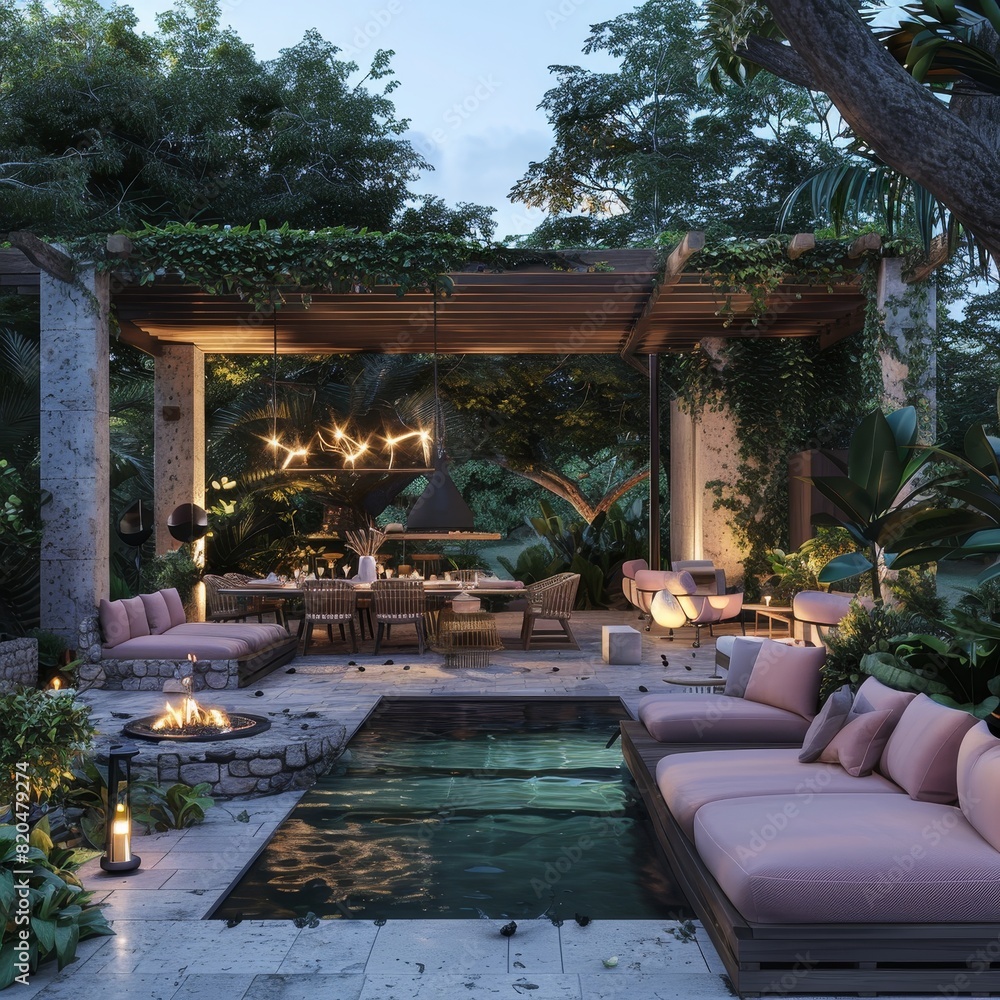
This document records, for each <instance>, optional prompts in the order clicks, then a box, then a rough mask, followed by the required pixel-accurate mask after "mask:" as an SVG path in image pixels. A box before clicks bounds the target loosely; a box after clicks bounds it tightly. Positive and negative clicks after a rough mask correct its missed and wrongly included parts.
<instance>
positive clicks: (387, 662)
mask: <svg viewBox="0 0 1000 1000" xmlns="http://www.w3.org/2000/svg"><path fill="white" fill-rule="evenodd" d="M382 666H383V667H391V666H392V660H386V661H385V663H383V664H382Z"/></svg>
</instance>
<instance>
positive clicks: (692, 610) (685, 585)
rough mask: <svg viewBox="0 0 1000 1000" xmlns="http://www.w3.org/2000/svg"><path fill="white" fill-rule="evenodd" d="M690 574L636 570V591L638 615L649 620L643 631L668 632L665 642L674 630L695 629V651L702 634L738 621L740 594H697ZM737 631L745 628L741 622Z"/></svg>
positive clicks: (671, 636)
mask: <svg viewBox="0 0 1000 1000" xmlns="http://www.w3.org/2000/svg"><path fill="white" fill-rule="evenodd" d="M697 589H698V588H697V584H696V583H695V580H694V577H692V576H691V574H690V573H687V572H683V573H672V572H665V571H661V570H649V569H647V570H639V572H637V573H636V575H635V591H636V598H637V601H638V607H639V609H640V611H642V612H643V613H644V614H646V615H647V616H648V620H647V623H646V631H647V632H648V631H649V630H650V629H651V628H652V623H653V622H654V621H655V622H656V624H657V625H659V626H661V627H662V628H665V629H667V630H668V634H667V638H668V639H673V637H674V629H675V628H681V627H682V626H684V625H693V626H694V628H695V639H694V647H695V648H696V649H697V648H698V647H699V646H700V645H701V630H702V628H704V626H706V625H707V626H708V629H709V634H710V635H711V634H712V626H713V625H717V624H718V623H719V622H724V621H733V620H735V619H740V618H741V615H742V612H743V594H741V593H740V594H699V593H697ZM740 629H741V631H742V632H743V633H744V634H745V633H746V628H745V627H744V626H743V622H742V620H741V621H740Z"/></svg>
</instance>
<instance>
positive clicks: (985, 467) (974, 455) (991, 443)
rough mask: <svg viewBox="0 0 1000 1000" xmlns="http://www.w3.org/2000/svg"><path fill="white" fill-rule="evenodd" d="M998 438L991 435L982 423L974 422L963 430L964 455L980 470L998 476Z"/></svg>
mask: <svg viewBox="0 0 1000 1000" xmlns="http://www.w3.org/2000/svg"><path fill="white" fill-rule="evenodd" d="M998 452H1000V438H995V437H991V436H990V435H989V434H987V433H986V431H985V430H984V428H983V426H982V424H974V425H973V426H972V427H970V428H969V429H968V430H967V431H966V432H965V455H966V457H967V458H968V459H969V461H970V462H971V463H972V464H973V465H974V466H975V467H976V468H977V469H979V471H980V472H983V473H985V474H986V475H987V476H994V477H997V478H1000V460H998Z"/></svg>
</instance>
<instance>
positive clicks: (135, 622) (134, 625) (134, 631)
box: [122, 597, 149, 639]
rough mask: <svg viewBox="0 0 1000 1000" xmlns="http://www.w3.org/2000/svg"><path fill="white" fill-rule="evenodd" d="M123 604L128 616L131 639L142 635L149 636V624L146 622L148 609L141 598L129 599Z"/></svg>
mask: <svg viewBox="0 0 1000 1000" xmlns="http://www.w3.org/2000/svg"><path fill="white" fill-rule="evenodd" d="M122 604H123V605H124V607H125V614H126V615H128V634H129V638H130V639H136V638H138V637H139V636H141V635H149V622H148V621H147V620H146V608H145V607H144V606H143V603H142V599H141V598H139V597H127V598H126V599H125V600H124V601H122Z"/></svg>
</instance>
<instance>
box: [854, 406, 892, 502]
mask: <svg viewBox="0 0 1000 1000" xmlns="http://www.w3.org/2000/svg"><path fill="white" fill-rule="evenodd" d="M902 471H903V463H902V460H901V459H900V457H899V454H898V450H897V444H896V436H895V434H893V431H892V428H891V427H890V425H889V422H888V421H887V420H886V418H885V415H884V414H883V413H882V411H881V410H872V412H871V413H869V414H868V416H867V417H865V418H864V420H862V421H861V423H860V424H859V425H858V428H857V430H855V432H854V435H853V436H852V437H851V447H850V449H849V450H848V453H847V474H848V476H849V477H850V479H851V480H852V481H853V482H854V483H856V484H857V485H858V486H860V487H861V488H862V489H863V490H864V491H865V493H867V494H868V496H869V497H870V498H871V502H872V510H873V512H878V511H880V510H883V509H884V508H885V506H887V504H881V503H880V499H881V497H882V496H883V495H884V494H885V492H886V491H887V489H888V488H889V487H888V486H887V485H886V484H887V482H894V483H895V485H896V487H897V490H898V485H899V477H900V474H901V473H902ZM893 496H895V493H893Z"/></svg>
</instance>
